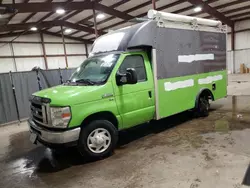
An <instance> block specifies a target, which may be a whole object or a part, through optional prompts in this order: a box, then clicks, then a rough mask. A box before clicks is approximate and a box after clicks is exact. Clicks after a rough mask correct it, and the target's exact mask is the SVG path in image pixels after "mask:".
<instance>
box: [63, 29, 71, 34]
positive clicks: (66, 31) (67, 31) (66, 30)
mask: <svg viewBox="0 0 250 188" xmlns="http://www.w3.org/2000/svg"><path fill="white" fill-rule="evenodd" d="M71 31H72V30H71V29H65V30H64V32H65V33H70V32H71Z"/></svg>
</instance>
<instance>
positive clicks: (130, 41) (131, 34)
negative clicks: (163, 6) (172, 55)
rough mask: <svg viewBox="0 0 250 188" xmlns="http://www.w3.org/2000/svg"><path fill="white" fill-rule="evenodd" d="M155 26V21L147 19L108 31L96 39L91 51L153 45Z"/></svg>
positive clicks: (120, 49) (123, 49)
mask: <svg viewBox="0 0 250 188" xmlns="http://www.w3.org/2000/svg"><path fill="white" fill-rule="evenodd" d="M156 28H157V24H156V21H153V20H149V21H146V22H143V23H139V24H136V25H133V26H130V27H125V28H122V29H118V30H116V31H113V32H110V33H108V34H106V35H103V36H101V37H99V38H98V39H96V41H95V43H94V45H93V47H92V51H91V53H92V54H96V53H102V52H108V51H125V50H127V49H129V48H134V47H138V46H153V43H154V36H155V32H156Z"/></svg>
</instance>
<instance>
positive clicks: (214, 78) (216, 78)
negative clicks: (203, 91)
mask: <svg viewBox="0 0 250 188" xmlns="http://www.w3.org/2000/svg"><path fill="white" fill-rule="evenodd" d="M222 79H223V76H222V75H216V76H208V77H206V78H200V79H199V80H198V84H200V85H202V84H211V83H213V82H215V81H219V80H222Z"/></svg>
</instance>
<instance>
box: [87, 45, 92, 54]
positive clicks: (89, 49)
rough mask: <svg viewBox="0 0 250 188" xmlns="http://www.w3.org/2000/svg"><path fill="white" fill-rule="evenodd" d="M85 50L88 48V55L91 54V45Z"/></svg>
mask: <svg viewBox="0 0 250 188" xmlns="http://www.w3.org/2000/svg"><path fill="white" fill-rule="evenodd" d="M87 48H88V53H90V52H91V49H92V44H88V45H87Z"/></svg>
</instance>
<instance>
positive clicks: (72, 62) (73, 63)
mask: <svg viewBox="0 0 250 188" xmlns="http://www.w3.org/2000/svg"><path fill="white" fill-rule="evenodd" d="M85 59H86V56H71V57H68V64H69V68H76V67H79V66H80V65H81V64H82V62H83V61H84V60H85Z"/></svg>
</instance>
